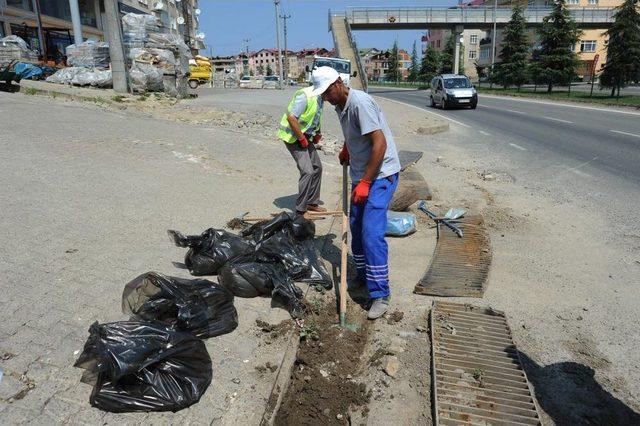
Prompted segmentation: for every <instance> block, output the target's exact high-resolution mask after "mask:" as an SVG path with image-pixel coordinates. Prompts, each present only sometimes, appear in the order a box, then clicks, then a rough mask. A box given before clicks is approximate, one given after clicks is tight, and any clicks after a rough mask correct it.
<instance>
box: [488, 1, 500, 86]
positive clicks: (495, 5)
mask: <svg viewBox="0 0 640 426" xmlns="http://www.w3.org/2000/svg"><path fill="white" fill-rule="evenodd" d="M497 14H498V0H493V34H492V35H491V73H490V74H489V76H490V78H489V88H493V66H494V65H495V63H496V37H498V34H497V28H496V27H497V24H496V20H497V19H498V17H497Z"/></svg>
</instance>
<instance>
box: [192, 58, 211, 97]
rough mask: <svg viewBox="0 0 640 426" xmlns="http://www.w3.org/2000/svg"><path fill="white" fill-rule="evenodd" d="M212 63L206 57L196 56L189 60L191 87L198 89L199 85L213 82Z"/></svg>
mask: <svg viewBox="0 0 640 426" xmlns="http://www.w3.org/2000/svg"><path fill="white" fill-rule="evenodd" d="M212 76H213V74H212V72H211V61H210V60H209V58H207V57H206V56H200V55H196V57H195V59H191V60H189V87H191V88H192V89H196V88H197V87H198V86H199V85H201V84H205V83H208V82H209V81H211V78H212Z"/></svg>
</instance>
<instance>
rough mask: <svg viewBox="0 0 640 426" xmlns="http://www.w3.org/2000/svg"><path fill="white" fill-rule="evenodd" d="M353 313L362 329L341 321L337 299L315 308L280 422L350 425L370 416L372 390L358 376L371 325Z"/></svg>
mask: <svg viewBox="0 0 640 426" xmlns="http://www.w3.org/2000/svg"><path fill="white" fill-rule="evenodd" d="M358 315H360V316H362V314H356V313H351V312H350V313H349V319H350V321H354V322H358V323H360V324H361V326H360V328H359V329H358V330H357V331H351V330H349V329H346V328H340V327H338V326H337V324H336V322H337V315H336V313H335V305H334V303H331V302H329V303H328V304H326V305H324V306H323V307H322V308H321V309H319V310H318V311H316V312H313V313H311V314H310V315H309V316H308V317H307V318H306V319H305V324H304V326H303V327H302V328H301V330H300V336H301V337H300V346H299V348H298V352H297V354H296V360H295V363H294V366H293V370H292V373H291V378H290V383H289V386H288V388H287V392H286V394H285V395H284V397H283V400H282V404H281V406H280V408H279V410H278V413H277V414H276V417H275V421H274V424H275V425H282V426H284V425H317V424H325V425H345V424H349V422H350V417H351V416H353V414H354V413H356V412H357V413H358V414H357V415H358V417H361V416H366V413H367V410H368V409H367V404H368V402H369V399H370V392H368V391H367V388H366V386H365V384H364V383H362V382H361V381H359V380H358V376H359V375H360V373H361V372H362V367H363V361H362V354H363V352H364V349H365V346H366V344H367V339H368V336H369V331H370V325H369V324H368V323H367V322H366V321H364V318H357V319H356V318H355V317H356V316H358Z"/></svg>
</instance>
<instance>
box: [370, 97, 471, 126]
mask: <svg viewBox="0 0 640 426" xmlns="http://www.w3.org/2000/svg"><path fill="white" fill-rule="evenodd" d="M373 95H375V92H374V93H373ZM381 97H382V98H383V99H384V100H386V101H391V102H395V103H397V104H400V105H404V106H408V107H411V108H415V109H419V110H420V111H422V112H426V113H429V114H433V115H435V116H437V117H440V118H443V119H445V120H449V121H451V122H452V123H456V124H457V125H459V126H462V127H471V126H469V125H468V124H464V123H461V122H459V121H456V120H454V119H453V118H449V117H447V116H446V115H441V114H438V113H437V112H433V111H429V110H428V109H426V108H421V107H418V106H415V105H411V104H408V103H406V102H400V101H396V100H395V99H389V98H385V97H384V96H381Z"/></svg>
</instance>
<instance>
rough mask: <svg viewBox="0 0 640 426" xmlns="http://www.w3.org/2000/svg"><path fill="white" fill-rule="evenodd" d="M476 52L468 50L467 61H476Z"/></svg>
mask: <svg viewBox="0 0 640 426" xmlns="http://www.w3.org/2000/svg"><path fill="white" fill-rule="evenodd" d="M476 57H477V56H476V51H475V50H470V51H469V59H476Z"/></svg>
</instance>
